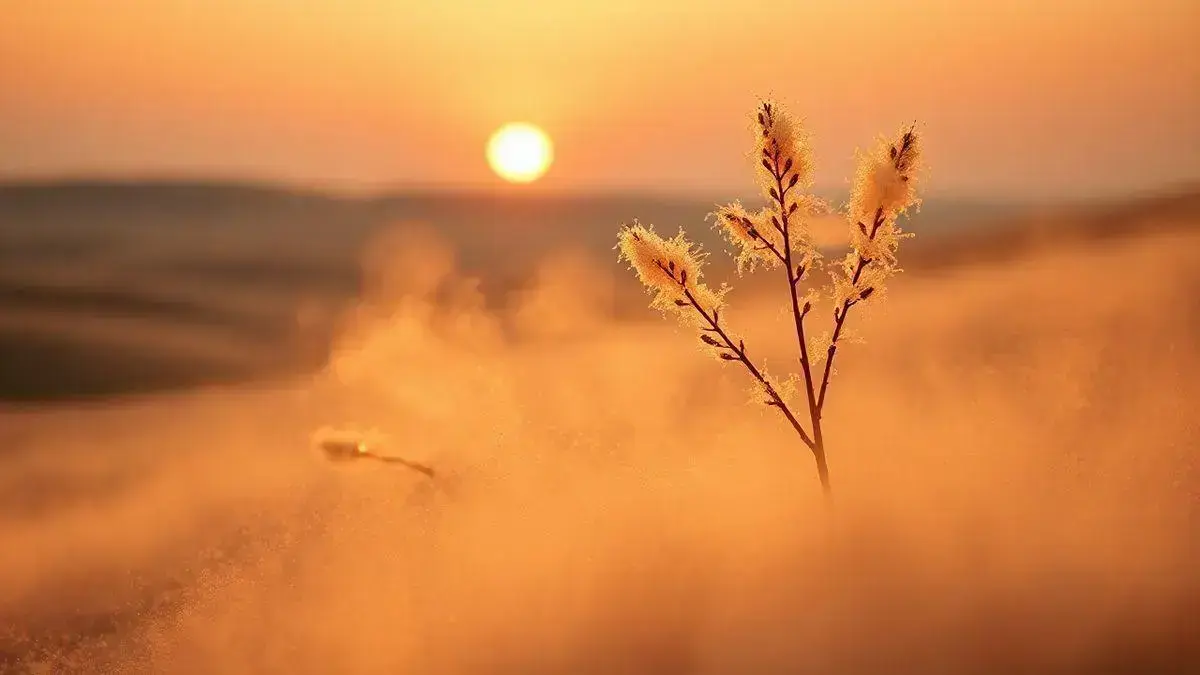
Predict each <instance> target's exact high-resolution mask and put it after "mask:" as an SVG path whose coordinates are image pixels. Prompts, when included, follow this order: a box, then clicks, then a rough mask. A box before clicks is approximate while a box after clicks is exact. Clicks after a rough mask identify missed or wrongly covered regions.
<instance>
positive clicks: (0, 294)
mask: <svg viewBox="0 0 1200 675" xmlns="http://www.w3.org/2000/svg"><path fill="white" fill-rule="evenodd" d="M13 309H17V310H39V311H49V312H55V313H60V314H67V315H75V316H80V315H83V316H107V317H119V318H151V319H160V320H166V321H169V322H173V323H176V324H180V323H182V324H196V325H199V326H217V327H224V328H230V329H233V330H235V331H238V332H242V333H247V334H250V335H254V334H260V335H262V334H264V333H267V334H269V331H264V326H263V323H262V321H261V319H256V318H255V317H251V316H247V315H244V314H240V313H236V312H230V311H226V310H223V309H220V308H219V307H215V306H212V305H208V304H202V303H198V302H192V301H189V300H183V299H179V298H166V297H155V296H153V295H149V294H144V293H140V292H136V291H126V290H114V289H109V288H97V287H81V286H75V287H70V288H52V287H45V286H42V287H39V286H17V285H0V311H6V310H13Z"/></svg>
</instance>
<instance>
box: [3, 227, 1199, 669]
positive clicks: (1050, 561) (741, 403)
mask: <svg viewBox="0 0 1200 675" xmlns="http://www.w3.org/2000/svg"><path fill="white" fill-rule="evenodd" d="M429 245H430V246H436V243H430V244H429ZM430 253H431V252H430V251H425V254H423V255H422V256H420V260H425V261H433V262H432V263H430V264H428V265H425V266H424V267H418V266H414V265H408V264H406V265H397V266H396V270H395V271H393V272H391V273H389V274H388V275H387V276H384V277H381V278H379V279H378V280H377V281H378V283H377V285H376V286H375V287H374V289H373V291H372V293H373V295H372V298H373V299H374V300H375V302H369V303H367V304H365V305H364V307H363V308H362V310H361V312H360V313H359V314H358V315H356V316H354V317H351V318H350V319H348V321H347V323H346V326H345V328H344V330H343V332H342V334H343V336H344V339H343V340H341V341H340V342H339V348H338V349H337V350H335V351H334V352H333V354H332V355H331V356H330V359H329V366H328V368H326V369H325V370H324V371H323V372H321V373H319V374H317V375H315V376H313V377H303V378H298V379H296V380H293V381H287V382H279V383H275V384H270V385H257V386H253V387H249V386H248V387H234V388H219V387H214V388H211V389H207V390H198V391H196V392H192V393H187V394H178V395H162V396H155V397H149V398H142V399H135V400H130V401H125V402H119V403H101V404H96V405H91V406H69V407H64V406H56V407H51V408H46V409H29V410H22V411H11V412H6V413H3V414H2V416H0V440H2V441H3V442H4V444H5V446H6V448H7V449H6V451H5V453H4V455H3V458H2V459H0V670H3V671H4V672H18V673H19V672H47V673H92V672H97V673H98V672H104V673H126V672H128V673H135V672H163V673H214V672H222V673H231V674H236V673H264V672H279V673H282V672H287V673H331V672H345V673H376V672H379V673H384V672H387V673H395V672H413V673H428V674H437V673H448V674H449V673H454V674H459V673H543V672H544V673H565V672H570V673H590V672H596V673H601V672H603V673H615V672H620V673H695V674H716V673H751V672H752V673H764V674H765V673H785V672H787V673H790V672H824V673H876V672H888V673H909V672H911V673H922V674H924V675H929V674H933V673H968V672H969V673H990V672H995V673H1014V672H1047V673H1049V672H1055V673H1069V672H1129V673H1147V672H1184V670H1185V669H1186V667H1189V666H1190V667H1192V668H1195V667H1197V666H1198V665H1200V640H1198V639H1197V637H1196V635H1197V630H1196V624H1195V621H1196V616H1197V615H1198V612H1200V576H1198V575H1197V574H1196V573H1195V570H1196V569H1200V537H1198V536H1197V533H1198V532H1200V459H1198V458H1200V453H1198V450H1200V416H1197V415H1196V413H1195V410H1196V408H1197V404H1198V403H1200V340H1197V338H1196V336H1197V335H1200V228H1188V227H1182V228H1168V229H1164V230H1162V231H1156V232H1154V233H1149V234H1145V235H1143V236H1130V237H1124V238H1114V239H1111V240H1107V241H1102V242H1091V243H1088V242H1086V241H1084V240H1079V241H1070V240H1068V241H1056V242H1052V243H1050V244H1046V245H1041V246H1038V247H1035V248H1031V249H1029V250H1026V251H1024V252H1022V253H1021V254H1020V255H1019V256H1017V257H1015V258H1011V259H1005V260H1001V261H994V262H975V263H971V264H951V265H946V266H943V267H937V268H928V269H923V268H918V269H912V270H910V271H909V272H907V273H906V275H905V276H904V278H903V280H902V281H901V282H897V283H896V284H895V285H894V287H893V288H891V289H890V295H889V297H888V298H887V302H886V303H884V304H881V305H879V306H878V307H876V308H873V309H871V310H870V311H869V312H867V313H866V314H865V315H864V317H862V319H863V320H862V321H857V322H855V323H856V327H857V329H858V331H859V334H860V335H861V337H862V338H864V342H863V343H862V344H855V345H852V346H851V347H849V348H847V349H846V350H845V351H844V353H843V354H842V355H841V356H840V357H839V358H844V360H842V361H840V364H841V366H840V367H839V368H838V373H837V375H836V377H835V380H834V382H833V384H832V386H831V394H830V396H831V399H830V401H831V402H830V404H829V409H828V419H827V426H826V429H827V436H828V439H829V440H828V443H829V447H830V463H831V470H832V476H833V483H834V490H835V500H834V503H833V507H832V508H828V506H827V505H826V504H825V503H823V501H822V499H821V497H820V493H819V489H818V487H817V485H816V479H815V473H814V469H813V462H812V458H811V456H810V455H809V454H808V452H807V450H805V449H804V448H803V446H802V445H801V444H800V443H799V442H798V440H797V439H796V438H795V437H793V436H791V435H790V433H789V430H788V429H787V428H786V426H785V425H784V423H783V422H782V420H781V419H779V418H778V415H776V414H775V413H774V412H773V411H771V410H768V409H764V408H761V407H756V406H753V405H751V404H749V403H748V402H747V401H748V399H749V398H750V396H749V394H748V391H747V389H748V381H747V380H746V379H745V377H744V374H743V373H742V372H739V371H738V370H737V369H736V368H734V367H731V366H729V365H726V364H723V363H720V362H718V361H716V360H714V359H711V358H708V357H706V356H705V355H704V354H703V353H702V351H701V349H700V347H701V345H700V344H699V342H698V341H697V340H696V339H695V337H694V336H692V335H690V334H689V333H688V332H687V331H686V330H684V329H682V328H676V327H675V326H673V325H671V324H670V323H669V322H667V321H659V320H656V319H655V318H654V317H652V316H648V317H647V319H648V320H647V321H646V322H641V323H629V322H624V321H621V322H618V321H615V320H613V319H611V318H609V317H610V316H611V311H612V309H613V307H612V305H613V303H614V302H616V300H615V299H614V294H613V293H612V290H611V284H610V283H608V282H607V281H606V278H607V277H606V275H608V274H611V273H614V272H615V273H620V270H619V269H617V270H613V269H608V268H599V269H596V268H594V267H592V266H590V265H591V263H588V262H587V261H586V260H583V259H578V258H574V257H570V256H566V257H564V258H561V259H559V260H556V261H553V262H552V263H551V264H549V265H547V267H545V268H544V270H543V274H542V275H541V279H542V281H541V282H540V285H539V286H538V287H536V288H534V289H532V290H530V291H527V292H525V293H524V294H522V295H521V296H519V297H517V298H515V302H514V306H515V307H516V309H513V310H509V312H508V314H506V315H505V316H503V317H502V316H499V315H497V314H496V313H495V312H494V311H492V310H485V309H483V308H482V307H481V305H480V302H479V298H478V297H477V296H476V295H474V293H473V291H472V288H473V287H472V286H471V284H470V282H469V281H467V280H464V279H461V278H459V277H458V276H457V275H456V274H455V272H454V266H453V260H452V259H450V258H449V257H438V256H437V255H429V254H430ZM433 253H436V250H434V251H433ZM610 266H611V264H610ZM447 288H448V289H449V291H447ZM435 289H440V296H439V297H442V298H443V299H444V298H447V297H448V298H450V301H449V302H448V304H447V303H441V304H438V305H436V306H435V305H434V304H433V303H430V302H428V301H427V298H428V297H430V295H431V294H432V293H433V291H434V290H435ZM638 301H639V302H640V300H638ZM622 302H624V300H622ZM731 302H732V307H731V308H730V310H729V311H728V312H727V313H726V316H727V318H728V321H729V322H730V323H731V325H733V326H735V328H737V329H739V330H741V331H742V332H743V333H744V335H745V338H746V343H747V345H748V347H749V348H750V350H751V353H752V355H754V356H755V357H756V358H759V359H762V360H763V361H765V363H766V367H767V368H768V369H769V370H770V371H772V372H773V373H776V374H778V375H784V374H786V373H787V372H788V371H789V370H790V366H791V364H792V363H793V357H792V356H791V354H792V351H791V350H792V349H793V348H794V342H792V341H791V338H789V336H790V335H791V333H790V332H789V324H788V321H789V320H790V318H789V317H787V316H786V315H785V314H783V305H782V304H781V303H778V302H776V301H774V300H770V301H768V300H765V299H761V298H758V297H751V296H749V295H739V294H738V293H737V292H736V290H735V292H734V294H733V295H732V296H731ZM647 312H649V310H647ZM826 321H827V317H822V316H818V317H817V325H821V324H822V323H824V322H826ZM505 326H508V327H510V328H511V327H513V326H515V327H516V329H517V330H516V331H515V332H514V331H512V330H507V331H506V330H504V327H505ZM328 426H332V427H355V428H358V429H374V430H377V431H378V432H379V434H381V435H382V436H383V437H384V438H385V441H384V442H385V444H386V445H385V446H384V447H386V449H388V450H389V451H393V452H399V453H403V454H404V455H405V456H408V457H410V458H412V459H415V460H420V461H423V462H427V463H430V464H431V465H433V466H434V467H435V468H436V470H437V471H438V476H437V478H436V479H435V480H433V481H429V480H427V479H425V478H424V477H422V476H420V475H417V474H414V473H412V472H408V471H405V470H402V469H400V470H397V469H393V468H392V467H388V466H383V465H367V464H364V465H361V466H360V465H354V466H350V467H338V466H334V465H331V464H329V463H326V462H323V461H322V460H321V459H320V457H319V456H318V454H317V453H316V452H315V451H314V450H313V449H312V447H311V438H312V436H313V434H314V433H317V432H318V431H320V430H321V429H322V428H324V427H328Z"/></svg>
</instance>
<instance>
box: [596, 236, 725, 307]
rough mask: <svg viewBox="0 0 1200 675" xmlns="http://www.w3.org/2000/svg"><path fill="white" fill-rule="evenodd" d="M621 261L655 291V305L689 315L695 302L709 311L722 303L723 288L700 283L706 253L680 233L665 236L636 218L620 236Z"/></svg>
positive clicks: (648, 287) (652, 304)
mask: <svg viewBox="0 0 1200 675" xmlns="http://www.w3.org/2000/svg"><path fill="white" fill-rule="evenodd" d="M617 249H618V250H619V251H620V253H619V254H618V256H617V258H618V260H622V259H623V260H625V261H627V262H628V263H629V265H630V267H632V268H633V270H634V272H636V273H637V276H638V279H639V280H640V281H641V282H642V283H643V284H645V286H646V288H647V289H648V290H649V291H650V292H651V293H654V294H655V298H654V301H653V302H652V303H651V306H652V307H656V308H658V309H662V310H664V311H672V310H673V311H678V312H679V313H681V314H688V315H690V314H691V313H692V312H690V310H691V309H695V308H694V307H693V305H699V307H700V308H702V309H703V310H704V311H706V312H711V311H712V310H714V309H718V308H719V307H720V306H721V305H722V298H723V297H724V289H721V290H713V289H711V288H709V287H708V286H705V285H704V284H702V283H700V276H701V268H702V267H703V263H704V254H703V253H702V252H701V251H700V249H699V247H698V246H696V245H695V244H693V243H691V242H689V241H688V240H687V239H686V238H685V237H684V234H683V231H682V230H680V232H679V234H677V235H675V236H674V237H672V238H670V239H664V238H662V237H661V236H659V234H658V233H656V232H655V231H654V230H653V229H651V228H648V227H646V226H644V225H642V224H640V223H638V222H637V221H634V223H633V224H632V225H626V226H623V227H622V228H621V231H620V233H619V234H618V235H617Z"/></svg>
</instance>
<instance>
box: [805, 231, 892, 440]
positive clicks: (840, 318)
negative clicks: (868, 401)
mask: <svg viewBox="0 0 1200 675" xmlns="http://www.w3.org/2000/svg"><path fill="white" fill-rule="evenodd" d="M882 225H883V207H879V208H877V209H875V220H874V222H873V223H872V225H871V231H870V233H869V234H868V235H867V239H868V241H874V240H875V235H876V234H878V233H879V228H880V227H881V226H882ZM870 264H871V259H870V258H866V257H863V255H862V254H861V253H860V254H859V256H858V264H857V265H856V266H855V268H854V277H853V278H852V279H851V280H850V285H851V286H857V285H858V280H859V279H860V278H862V273H863V270H865V269H866V268H867V265H870ZM857 302H858V300H857V299H856V298H847V299H846V300H844V301H843V302H842V307H841V309H840V310H837V309H835V310H834V312H833V320H834V325H833V338H832V339H831V340H830V342H829V352H828V354H827V356H826V357H825V372H824V374H823V375H822V376H821V392H820V394H819V395H818V396H817V411H816V412H817V416H818V417H819V416H820V415H821V414H822V412H824V410H825V392H826V391H827V390H828V389H829V376H830V374H831V373H832V372H833V357H834V355H835V354H837V346H838V340H839V339H840V338H841V336H842V327H843V326H845V325H846V315H847V314H848V313H849V312H850V308H851V307H853V306H854V305H855V304H856V303H857Z"/></svg>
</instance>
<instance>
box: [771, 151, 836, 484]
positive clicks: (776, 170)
mask: <svg viewBox="0 0 1200 675" xmlns="http://www.w3.org/2000/svg"><path fill="white" fill-rule="evenodd" d="M786 174H787V171H786V170H784V169H781V168H780V166H779V149H778V144H777V145H776V149H775V155H774V162H773V164H772V168H771V175H772V176H773V177H774V178H775V194H776V203H777V204H778V205H779V219H780V225H781V226H780V230H781V234H782V235H783V267H784V270H785V272H786V273H787V280H788V293H789V295H790V296H791V300H792V318H793V320H794V323H795V325H796V341H797V342H798V343H799V345H800V368H801V370H802V371H803V373H804V390H805V394H806V396H807V399H808V417H809V422H810V424H811V425H812V432H813V433H812V435H813V442H812V444H811V447H812V450H813V456H814V458H815V459H816V461H817V477H818V478H819V479H820V481H821V489H822V490H823V491H824V492H825V494H826V496H829V495H830V494H831V489H832V488H831V486H830V483H829V464H828V462H827V460H826V457H825V436H824V433H823V431H822V429H821V415H820V412H819V411H818V409H817V404H816V401H817V399H816V396H815V395H814V391H813V375H812V366H811V360H810V359H809V355H808V340H807V339H806V338H805V335H804V317H805V314H806V312H805V311H804V310H803V309H802V308H801V307H800V298H799V289H798V286H799V284H800V279H801V277H803V275H804V270H803V269H798V268H796V267H795V266H794V265H793V264H792V240H791V236H790V230H791V214H790V213H789V211H788V205H787V193H788V190H790V189H791V187H792V186H791V185H788V186H787V187H784V185H783V180H784V178H785V176H786Z"/></svg>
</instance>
